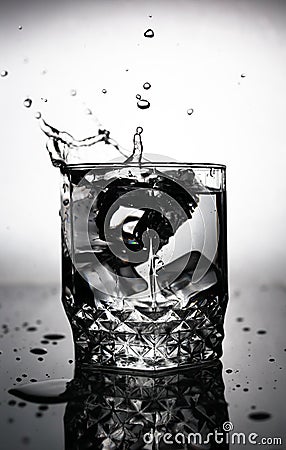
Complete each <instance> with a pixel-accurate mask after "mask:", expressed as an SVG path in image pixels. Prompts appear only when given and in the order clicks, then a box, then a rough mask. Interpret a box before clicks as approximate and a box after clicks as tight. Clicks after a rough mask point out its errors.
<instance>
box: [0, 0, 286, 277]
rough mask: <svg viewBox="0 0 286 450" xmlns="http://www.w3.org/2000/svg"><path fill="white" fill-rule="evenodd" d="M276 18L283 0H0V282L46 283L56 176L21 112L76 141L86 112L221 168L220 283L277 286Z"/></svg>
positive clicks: (281, 42) (285, 54) (55, 243)
mask: <svg viewBox="0 0 286 450" xmlns="http://www.w3.org/2000/svg"><path fill="white" fill-rule="evenodd" d="M149 14H152V15H153V18H152V19H150V18H149V17H148V15H149ZM285 22H286V3H285V2H282V1H258V0H257V1H221V0H219V1H182V0H178V1H155V2H149V1H136V2H135V1H109V0H107V1H82V2H78V1H77V2H76V1H69V2H68V1H67V2H65V1H60V2H56V1H48V2H44V1H32V0H29V1H27V0H26V1H22V2H20V1H19V2H15V1H9V2H8V0H6V1H5V0H1V4H0V69H1V70H5V69H6V70H8V72H9V75H8V76H7V77H6V78H0V98H1V103H0V121H1V122H0V123H1V127H0V138H1V167H2V171H1V177H0V184H1V187H0V192H1V222H0V227H1V228H0V231H1V234H0V249H1V251H0V267H1V272H0V281H1V282H2V283H23V282H24V283H42V282H53V281H54V280H58V279H59V249H60V240H59V239H60V233H59V219H58V207H59V173H57V170H56V169H53V168H52V167H51V164H50V162H49V158H48V155H47V154H46V152H45V137H44V136H43V135H42V133H41V131H40V130H39V127H38V123H37V121H36V119H34V114H35V112H36V111H38V110H40V111H41V112H42V114H43V116H44V117H45V118H46V119H47V120H48V121H50V122H51V123H52V124H54V125H56V126H58V127H59V128H62V129H66V130H67V131H70V132H72V134H73V135H75V136H76V137H78V138H82V137H85V136H86V135H87V134H92V133H94V132H95V131H96V129H97V128H96V125H95V123H94V118H93V116H88V115H86V113H85V110H86V108H87V107H89V108H91V109H92V110H93V112H94V113H95V114H96V116H97V117H98V118H99V120H100V121H101V123H102V124H103V126H105V127H106V128H108V129H109V130H111V133H112V136H113V137H114V138H115V139H117V140H118V141H119V142H120V143H121V144H122V145H123V146H125V147H131V143H132V134H133V132H134V130H135V128H136V126H137V125H142V126H143V127H144V129H145V130H144V145H145V149H146V151H148V152H151V153H155V152H156V153H163V154H167V155H169V156H173V157H176V158H177V159H178V160H188V161H192V162H218V163H225V164H226V165H227V169H228V225H229V261H230V276H231V277H241V276H242V277H243V279H244V277H247V278H248V279H250V280H257V279H259V282H265V281H266V282H268V281H272V280H273V281H276V282H279V281H281V280H284V277H285V270H284V268H285V261H286V251H285V247H286V233H285V231H284V229H285V218H286V208H285V201H284V194H285V188H286V178H285V167H284V164H285V143H286V134H285V126H284V122H285V117H286V98H285V92H286V27H285ZM19 25H22V26H23V29H22V30H21V31H19V30H18V26H19ZM148 27H152V28H153V29H154V31H155V38H154V39H146V38H144V37H143V33H144V31H145V30H146V29H147V28H148ZM127 68H128V69H129V72H126V71H125V69H127ZM43 70H46V74H44V75H43V74H42V71H43ZM242 73H244V74H245V75H246V77H245V78H241V77H240V75H241V74H242ZM145 81H149V82H150V83H151V84H152V88H151V89H150V91H148V92H147V93H146V98H148V99H149V100H150V102H151V108H150V109H149V110H145V111H142V110H138V108H137V107H136V99H135V95H136V94H137V93H141V94H142V91H143V89H142V84H143V83H144V82H145ZM103 88H105V89H107V90H108V93H107V94H106V95H104V94H102V93H101V90H102V89H103ZM71 89H76V90H77V92H78V95H77V96H76V97H72V96H70V90H71ZM27 96H29V97H30V98H31V99H32V100H33V105H32V107H31V108H30V109H27V108H25V107H24V106H23V100H24V99H25V98H26V97H27ZM41 97H44V98H47V99H48V102H47V103H44V102H43V101H41ZM190 107H191V108H194V114H193V115H192V116H188V115H187V114H186V110H187V109H188V108H190Z"/></svg>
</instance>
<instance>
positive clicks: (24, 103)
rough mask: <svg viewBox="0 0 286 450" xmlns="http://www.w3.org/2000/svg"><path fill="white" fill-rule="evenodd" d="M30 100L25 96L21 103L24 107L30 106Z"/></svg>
mask: <svg viewBox="0 0 286 450" xmlns="http://www.w3.org/2000/svg"><path fill="white" fill-rule="evenodd" d="M32 103H33V102H32V100H31V99H30V98H26V99H25V100H24V102H23V105H24V106H25V107H26V108H30V107H31V106H32Z"/></svg>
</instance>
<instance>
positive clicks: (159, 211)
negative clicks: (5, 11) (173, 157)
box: [61, 160, 228, 371]
mask: <svg viewBox="0 0 286 450" xmlns="http://www.w3.org/2000/svg"><path fill="white" fill-rule="evenodd" d="M61 175H62V186H61V194H62V197H61V219H62V220H61V222H62V301H63V305H64V308H65V311H66V314H67V316H68V319H69V321H70V324H71V328H72V332H73V338H74V345H75V357H76V360H77V364H79V365H82V366H83V367H87V368H111V369H118V370H120V369H123V368H124V369H125V370H128V369H132V370H141V371H142V370H143V371H152V370H163V369H172V368H181V367H188V366H192V365H198V364H201V363H206V362H210V361H213V360H216V359H217V358H219V357H220V356H221V354H222V340H223V335H224V332H223V322H224V315H225V310H226V306H227V300H228V293H227V250H226V190H225V166H222V165H216V164H189V163H176V162H165V163H164V162H157V163H154V162H150V161H143V162H142V161H139V162H134V161H132V160H131V161H129V160H127V161H125V162H124V163H121V162H120V163H117V162H114V163H106V164H94V163H89V164H82V163H80V164H76V163H73V164H65V165H62V166H61Z"/></svg>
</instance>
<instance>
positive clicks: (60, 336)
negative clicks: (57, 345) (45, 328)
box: [43, 333, 65, 341]
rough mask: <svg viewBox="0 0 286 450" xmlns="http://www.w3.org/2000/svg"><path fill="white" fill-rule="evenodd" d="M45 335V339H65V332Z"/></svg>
mask: <svg viewBox="0 0 286 450" xmlns="http://www.w3.org/2000/svg"><path fill="white" fill-rule="evenodd" d="M43 337H44V339H48V340H49V341H57V340H60V339H65V335H64V334H55V333H53V334H51V333H50V334H45V335H44V336H43Z"/></svg>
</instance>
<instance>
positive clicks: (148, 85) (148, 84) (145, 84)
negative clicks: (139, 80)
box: [143, 82, 151, 90]
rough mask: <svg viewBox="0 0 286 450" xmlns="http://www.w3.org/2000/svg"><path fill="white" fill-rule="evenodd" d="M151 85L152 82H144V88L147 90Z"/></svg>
mask: <svg viewBox="0 0 286 450" xmlns="http://www.w3.org/2000/svg"><path fill="white" fill-rule="evenodd" d="M150 87H151V84H150V83H148V82H146V83H144V84H143V88H144V89H146V90H148V89H150Z"/></svg>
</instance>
